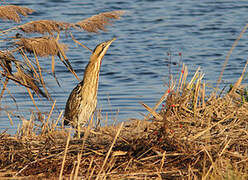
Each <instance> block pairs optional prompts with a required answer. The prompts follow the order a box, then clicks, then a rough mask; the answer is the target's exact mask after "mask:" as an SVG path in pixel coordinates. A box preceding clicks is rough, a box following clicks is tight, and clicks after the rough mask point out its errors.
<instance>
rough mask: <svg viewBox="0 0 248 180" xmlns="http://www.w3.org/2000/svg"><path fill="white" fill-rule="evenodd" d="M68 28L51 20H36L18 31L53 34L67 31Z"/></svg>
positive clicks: (66, 25)
mask: <svg viewBox="0 0 248 180" xmlns="http://www.w3.org/2000/svg"><path fill="white" fill-rule="evenodd" d="M69 26H70V24H69V23H66V22H58V21H53V20H38V21H31V22H28V23H26V24H23V25H21V26H19V29H20V30H22V31H23V32H25V33H40V34H45V33H48V34H51V35H52V34H53V32H60V31H62V30H66V29H68V27H69Z"/></svg>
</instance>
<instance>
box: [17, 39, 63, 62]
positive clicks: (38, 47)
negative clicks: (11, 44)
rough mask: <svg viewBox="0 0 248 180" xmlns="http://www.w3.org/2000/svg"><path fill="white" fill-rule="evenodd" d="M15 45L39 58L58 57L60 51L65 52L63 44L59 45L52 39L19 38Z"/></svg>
mask: <svg viewBox="0 0 248 180" xmlns="http://www.w3.org/2000/svg"><path fill="white" fill-rule="evenodd" d="M16 45H17V46H18V47H20V48H22V49H24V50H26V51H27V52H29V53H32V54H35V55H37V56H41V57H47V56H55V55H58V53H59V52H60V50H63V51H65V50H67V46H66V45H65V44H60V43H58V42H57V41H56V39H55V38H53V37H48V36H43V37H36V38H20V40H19V41H17V42H16Z"/></svg>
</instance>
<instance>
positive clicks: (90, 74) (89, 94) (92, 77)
mask: <svg viewBox="0 0 248 180" xmlns="http://www.w3.org/2000/svg"><path fill="white" fill-rule="evenodd" d="M114 40H115V38H113V39H112V40H109V41H106V42H103V43H100V44H99V45H97V46H96V48H95V50H94V51H93V53H92V55H91V57H90V61H89V63H88V65H87V66H86V69H85V72H84V78H83V80H82V81H81V82H80V83H79V84H78V85H77V86H76V87H75V88H74V89H73V90H72V92H71V94H70V96H69V98H68V100H67V103H66V106H65V113H64V124H65V125H67V124H70V125H71V126H73V127H74V128H77V129H78V128H80V127H83V126H85V125H86V124H87V122H88V121H89V118H90V117H91V115H92V114H93V113H94V111H95V109H96V104H97V91H98V79H99V71H100V67H101V61H102V59H103V57H104V55H105V54H106V52H107V50H108V48H109V46H110V44H111V43H112V42H113V41H114Z"/></svg>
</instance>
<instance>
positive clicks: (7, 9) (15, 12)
mask: <svg viewBox="0 0 248 180" xmlns="http://www.w3.org/2000/svg"><path fill="white" fill-rule="evenodd" d="M33 12H34V10H33V9H30V8H26V7H20V6H15V5H8V6H0V18H1V19H8V20H12V21H15V22H20V21H21V18H20V16H19V15H20V14H21V15H23V16H27V15H28V14H31V13H33Z"/></svg>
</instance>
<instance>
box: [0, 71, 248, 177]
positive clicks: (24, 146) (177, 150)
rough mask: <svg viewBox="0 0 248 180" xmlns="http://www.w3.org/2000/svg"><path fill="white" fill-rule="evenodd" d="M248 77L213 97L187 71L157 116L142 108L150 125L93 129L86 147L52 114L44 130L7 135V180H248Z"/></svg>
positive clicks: (31, 127)
mask: <svg viewBox="0 0 248 180" xmlns="http://www.w3.org/2000/svg"><path fill="white" fill-rule="evenodd" d="M244 71H245V69H244ZM242 77H243V73H242V75H241V80H240V79H239V80H238V81H237V83H236V84H235V86H233V87H232V89H230V90H229V91H228V92H227V93H226V94H225V95H222V96H218V95H217V94H216V93H212V94H211V95H209V96H206V95H205V84H204V82H203V81H202V78H203V74H202V73H201V72H200V71H199V70H197V71H196V73H195V75H194V76H193V78H192V79H191V80H190V81H188V80H187V68H186V67H183V70H182V72H181V75H180V79H179V81H178V83H177V85H176V84H175V83H174V86H173V87H174V88H170V89H169V90H167V91H166V92H165V94H164V96H163V97H162V98H161V100H160V101H159V102H158V103H157V105H156V107H155V108H151V107H148V106H147V105H145V104H143V105H144V107H145V108H146V109H147V110H148V111H149V113H150V114H151V117H149V115H148V116H147V117H145V118H146V119H145V118H144V119H143V120H137V119H133V120H130V121H129V122H125V123H121V124H119V125H116V126H105V127H96V128H90V126H89V127H87V128H85V130H84V136H83V137H82V138H80V139H78V138H76V137H71V134H72V133H71V129H67V128H65V127H62V126H61V125H58V122H60V121H61V116H62V112H61V114H60V116H59V117H58V119H56V120H55V121H51V120H50V115H51V114H52V112H53V108H52V109H51V111H50V113H49V115H47V117H45V116H43V117H44V118H43V119H40V122H41V123H40V124H39V125H38V124H37V123H36V121H35V119H36V118H35V116H32V118H31V119H30V120H23V124H22V127H21V128H20V129H19V130H18V132H17V134H16V135H15V136H10V135H8V134H6V133H4V132H3V133H1V134H0V151H1V154H0V169H1V171H0V176H2V177H5V178H6V179H17V178H22V177H26V178H30V179H32V178H34V177H36V178H38V177H40V178H54V179H56V178H59V177H60V179H62V178H68V179H75V178H83V179H145V178H154V179H231V178H232V177H235V179H247V178H248V103H247V98H248V96H247V94H246V90H245V89H244V88H242V86H241V81H242ZM161 103H162V104H163V107H162V109H161V110H159V111H158V110H157V107H158V105H159V104H161ZM54 105H55V103H54ZM54 105H53V107H54ZM157 111H158V112H157ZM59 124H60V123H59Z"/></svg>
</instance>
